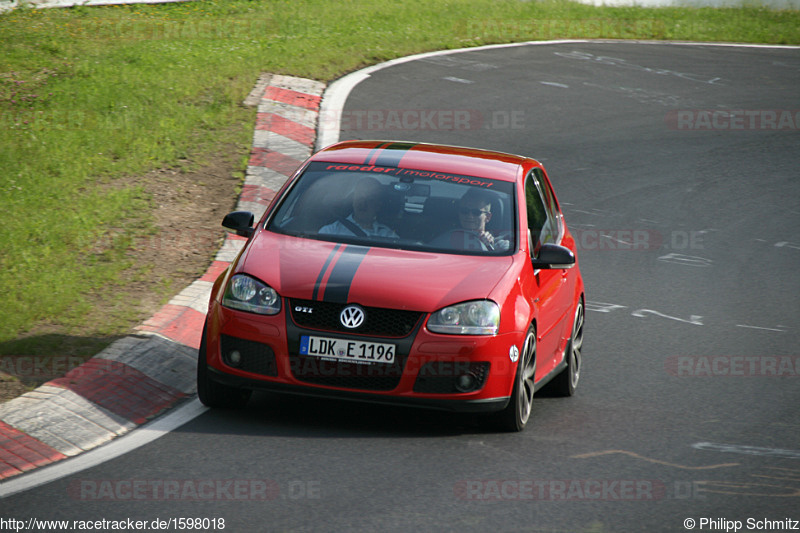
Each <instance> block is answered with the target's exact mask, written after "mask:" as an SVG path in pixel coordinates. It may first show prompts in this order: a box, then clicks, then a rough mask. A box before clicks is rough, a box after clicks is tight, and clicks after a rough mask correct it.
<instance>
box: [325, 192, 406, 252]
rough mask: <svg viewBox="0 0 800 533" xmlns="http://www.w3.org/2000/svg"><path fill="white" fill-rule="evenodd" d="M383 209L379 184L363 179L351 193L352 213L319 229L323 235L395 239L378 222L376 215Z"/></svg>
mask: <svg viewBox="0 0 800 533" xmlns="http://www.w3.org/2000/svg"><path fill="white" fill-rule="evenodd" d="M382 207H383V200H382V196H381V184H380V182H379V181H378V180H376V179H375V178H369V177H367V178H363V179H361V181H359V182H358V184H356V188H355V191H354V192H353V212H352V213H350V215H348V216H347V218H340V219H338V220H336V221H334V222H332V223H330V224H328V225H326V226H323V227H321V228H320V230H319V233H320V234H323V235H355V236H358V237H367V236H375V237H388V238H391V239H397V238H398V236H397V234H396V233H395V232H394V231H393V230H392V229H391V228H390V227H389V226H387V225H385V224H381V223H380V222H378V213H379V212H380V210H381V208H382Z"/></svg>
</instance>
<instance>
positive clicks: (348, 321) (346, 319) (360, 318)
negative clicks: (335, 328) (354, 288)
mask: <svg viewBox="0 0 800 533" xmlns="http://www.w3.org/2000/svg"><path fill="white" fill-rule="evenodd" d="M365 318H366V315H365V314H364V310H363V309H362V308H361V307H359V306H357V305H348V306H347V307H345V308H344V309H342V312H341V313H339V320H340V321H341V322H342V325H343V326H344V327H346V328H348V329H355V328H357V327H359V326H360V325H361V324H363V323H364V319H365Z"/></svg>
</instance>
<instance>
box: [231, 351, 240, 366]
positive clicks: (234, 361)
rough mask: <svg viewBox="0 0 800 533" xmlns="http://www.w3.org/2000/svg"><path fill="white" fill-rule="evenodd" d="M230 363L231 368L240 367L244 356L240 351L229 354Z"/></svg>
mask: <svg viewBox="0 0 800 533" xmlns="http://www.w3.org/2000/svg"><path fill="white" fill-rule="evenodd" d="M228 361H229V362H230V364H231V366H239V365H240V364H242V354H241V353H239V350H233V351H231V353H229V354H228Z"/></svg>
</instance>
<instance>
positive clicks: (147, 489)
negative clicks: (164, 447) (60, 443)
mask: <svg viewBox="0 0 800 533" xmlns="http://www.w3.org/2000/svg"><path fill="white" fill-rule="evenodd" d="M67 494H68V495H69V497H70V498H72V499H73V500H81V501H269V500H277V499H288V500H302V499H309V500H318V499H320V498H321V497H322V487H321V484H320V482H319V481H313V480H312V481H307V480H292V481H288V482H285V483H280V482H278V481H276V480H273V479H79V480H75V481H73V482H71V483H70V484H69V486H68V487H67Z"/></svg>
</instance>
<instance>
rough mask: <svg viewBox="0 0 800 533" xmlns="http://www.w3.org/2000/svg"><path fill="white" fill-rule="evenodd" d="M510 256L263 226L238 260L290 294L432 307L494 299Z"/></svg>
mask: <svg viewBox="0 0 800 533" xmlns="http://www.w3.org/2000/svg"><path fill="white" fill-rule="evenodd" d="M513 264H514V257H513V256H500V257H487V256H469V255H454V254H440V253H428V252H416V251H408V250H396V249H389V248H377V247H368V246H359V245H354V244H342V243H334V242H325V241H317V240H312V239H303V238H298V237H291V236H285V235H278V234H274V233H271V232H268V231H265V230H263V231H260V232H258V234H257V235H256V236H255V238H254V239H253V241H252V242H251V243H250V246H249V247H248V250H247V251H246V253H245V254H243V256H242V258H241V259H240V261H239V264H238V265H237V268H236V271H237V272H246V273H248V274H250V275H252V276H255V277H256V278H258V279H260V280H261V281H263V282H264V283H267V284H268V285H270V286H271V287H273V288H274V289H275V290H276V291H278V293H279V294H281V295H282V296H284V297H289V298H299V299H305V300H325V301H333V302H340V303H348V302H352V303H359V304H361V305H364V306H368V307H390V308H393V309H407V310H414V311H423V312H433V311H436V310H437V309H440V308H441V307H443V306H446V305H450V304H453V303H457V302H462V301H466V300H473V299H481V298H491V295H492V291H493V290H494V289H495V287H496V286H497V285H498V284H502V283H501V282H502V280H503V279H504V277H505V276H506V275H507V274H508V271H509V269H511V267H512V265H513Z"/></svg>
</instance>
